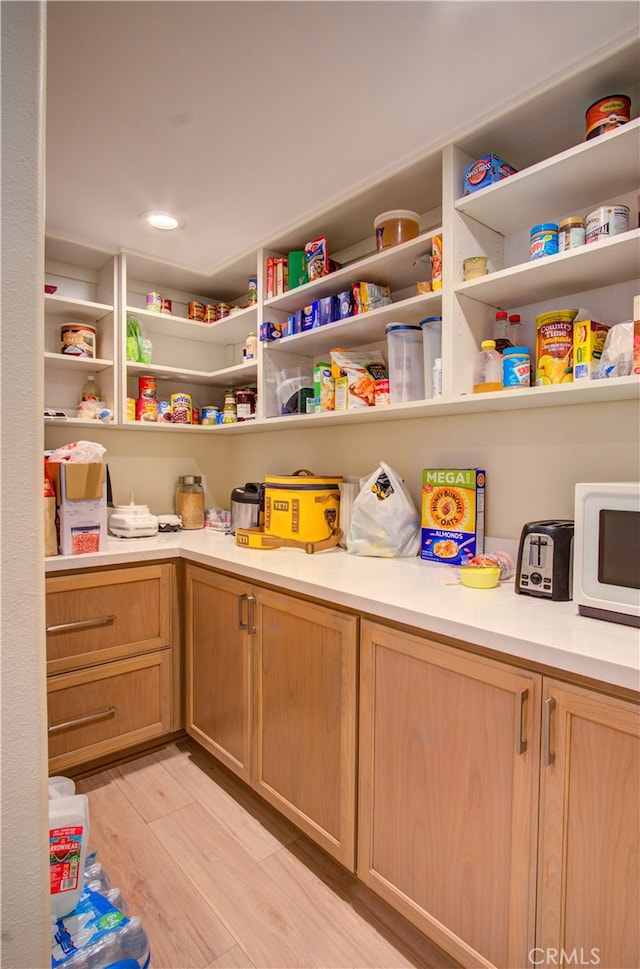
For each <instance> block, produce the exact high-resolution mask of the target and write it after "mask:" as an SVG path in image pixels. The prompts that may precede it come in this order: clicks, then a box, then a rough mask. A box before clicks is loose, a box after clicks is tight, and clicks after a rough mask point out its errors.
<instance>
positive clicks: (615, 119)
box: [585, 94, 631, 141]
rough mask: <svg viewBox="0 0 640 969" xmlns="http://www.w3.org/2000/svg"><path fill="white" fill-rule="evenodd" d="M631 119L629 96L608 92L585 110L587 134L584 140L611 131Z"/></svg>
mask: <svg viewBox="0 0 640 969" xmlns="http://www.w3.org/2000/svg"><path fill="white" fill-rule="evenodd" d="M630 119H631V98H628V97H627V96H626V94H609V95H608V96H607V97H606V98H600V100H599V101H594V102H593V104H590V105H589V107H588V108H587V112H586V122H587V135H586V138H585V141H589V139H590V138H595V137H596V136H597V135H603V134H606V132H607V131H613V129H614V128H619V127H620V125H623V124H626V123H627V121H629V120H630Z"/></svg>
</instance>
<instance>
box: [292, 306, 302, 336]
mask: <svg viewBox="0 0 640 969" xmlns="http://www.w3.org/2000/svg"><path fill="white" fill-rule="evenodd" d="M303 322H304V310H296V311H295V313H294V314H293V332H294V333H302V325H303Z"/></svg>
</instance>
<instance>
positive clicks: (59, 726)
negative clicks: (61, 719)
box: [49, 707, 118, 733]
mask: <svg viewBox="0 0 640 969" xmlns="http://www.w3.org/2000/svg"><path fill="white" fill-rule="evenodd" d="M117 712H118V708H117V707H107V709H106V710H101V711H100V713H88V714H87V715H86V717H76V719H75V720H67V721H66V723H56V724H54V726H53V727H49V733H58V731H60V730H66V729H67V728H68V727H77V726H79V724H82V723H93V722H94V721H95V720H104V718H105V717H112V716H113V714H114V713H117Z"/></svg>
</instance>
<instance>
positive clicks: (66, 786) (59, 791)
mask: <svg viewBox="0 0 640 969" xmlns="http://www.w3.org/2000/svg"><path fill="white" fill-rule="evenodd" d="M75 793H76V785H75V781H73V780H72V779H71V778H70V777H62V776H61V775H57V776H56V777H50V778H49V800H52V799H53V798H56V799H58V798H61V797H72V796H73V795H74V794H75Z"/></svg>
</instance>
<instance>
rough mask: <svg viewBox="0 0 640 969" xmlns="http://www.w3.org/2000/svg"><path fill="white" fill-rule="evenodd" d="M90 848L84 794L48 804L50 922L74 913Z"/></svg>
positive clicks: (61, 798) (87, 810)
mask: <svg viewBox="0 0 640 969" xmlns="http://www.w3.org/2000/svg"><path fill="white" fill-rule="evenodd" d="M88 844H89V799H88V798H87V795H86V794H74V795H72V796H71V797H53V798H51V799H50V800H49V876H50V879H49V881H50V894H51V918H52V919H53V920H55V919H59V918H63V917H64V916H65V915H69V913H70V912H72V911H73V910H74V908H75V907H76V905H77V904H78V902H79V901H80V896H81V895H82V889H83V884H84V869H85V864H86V858H87V846H88Z"/></svg>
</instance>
